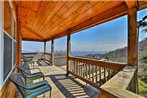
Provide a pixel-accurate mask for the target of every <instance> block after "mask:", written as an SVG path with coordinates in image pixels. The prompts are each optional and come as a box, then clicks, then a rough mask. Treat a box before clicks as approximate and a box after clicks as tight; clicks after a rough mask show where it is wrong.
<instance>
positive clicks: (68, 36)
mask: <svg viewBox="0 0 147 98" xmlns="http://www.w3.org/2000/svg"><path fill="white" fill-rule="evenodd" d="M70 55H71V40H70V34H68V35H67V62H66V75H67V76H68V74H69V73H68V68H69V66H70V61H69V59H68V58H69V57H70Z"/></svg>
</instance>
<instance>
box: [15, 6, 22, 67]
mask: <svg viewBox="0 0 147 98" xmlns="http://www.w3.org/2000/svg"><path fill="white" fill-rule="evenodd" d="M16 8H17V9H16V11H17V13H16V14H17V20H19V16H18V6H17V7H16ZM16 41H17V44H16V48H17V52H16V58H17V59H16V60H17V66H19V65H20V64H21V41H22V36H21V32H20V22H19V21H17V38H16Z"/></svg>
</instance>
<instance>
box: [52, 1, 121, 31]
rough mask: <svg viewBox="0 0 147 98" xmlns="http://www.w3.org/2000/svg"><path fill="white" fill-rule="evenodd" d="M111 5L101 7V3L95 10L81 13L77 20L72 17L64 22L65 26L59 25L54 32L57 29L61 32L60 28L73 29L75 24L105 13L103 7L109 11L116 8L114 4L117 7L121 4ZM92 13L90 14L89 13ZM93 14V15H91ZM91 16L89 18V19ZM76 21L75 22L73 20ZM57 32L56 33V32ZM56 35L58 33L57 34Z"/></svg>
mask: <svg viewBox="0 0 147 98" xmlns="http://www.w3.org/2000/svg"><path fill="white" fill-rule="evenodd" d="M109 4H110V5H111V6H106V5H107V3H106V4H105V3H104V4H102V3H101V4H100V5H101V6H100V5H99V3H98V4H97V5H94V6H93V8H95V9H94V10H90V9H89V10H85V11H84V12H83V13H81V14H82V15H78V14H77V16H75V17H77V18H74V17H73V18H72V17H71V19H69V20H67V21H64V22H65V23H64V24H61V25H58V28H57V27H56V28H54V30H55V29H56V30H57V29H58V30H60V28H59V26H61V27H63V28H64V27H65V29H66V27H69V28H70V27H72V26H74V25H76V24H75V23H77V22H79V23H80V22H82V21H84V20H86V19H88V18H89V17H93V16H94V15H96V14H98V13H100V12H102V11H104V10H102V9H100V8H101V7H103V6H106V7H105V10H107V9H109V8H111V7H113V6H114V4H115V5H117V4H120V3H114V2H109ZM89 11H90V12H89ZM92 11H93V13H92ZM91 13H92V15H90V14H91ZM88 16H89V17H88ZM73 19H74V20H73ZM75 21H77V22H75ZM56 30H55V31H56ZM55 31H52V32H55ZM55 33H56V32H55Z"/></svg>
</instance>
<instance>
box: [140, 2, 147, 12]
mask: <svg viewBox="0 0 147 98" xmlns="http://www.w3.org/2000/svg"><path fill="white" fill-rule="evenodd" d="M144 8H147V2H146V1H139V10H141V9H144Z"/></svg>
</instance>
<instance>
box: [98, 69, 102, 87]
mask: <svg viewBox="0 0 147 98" xmlns="http://www.w3.org/2000/svg"><path fill="white" fill-rule="evenodd" d="M101 76H102V75H101V67H99V82H100V85H101V84H102V83H101V81H102V77H101Z"/></svg>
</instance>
